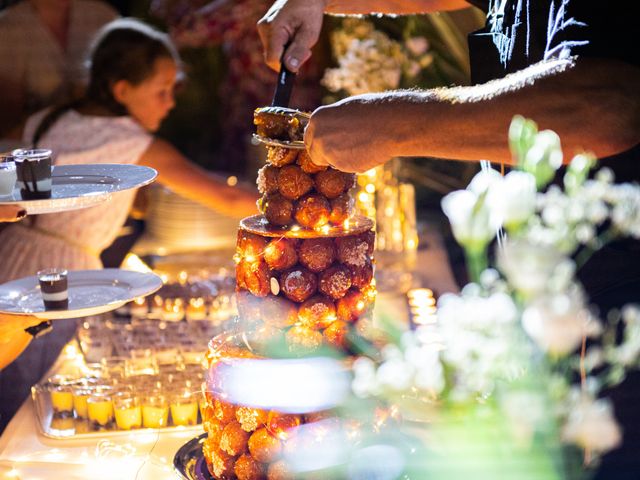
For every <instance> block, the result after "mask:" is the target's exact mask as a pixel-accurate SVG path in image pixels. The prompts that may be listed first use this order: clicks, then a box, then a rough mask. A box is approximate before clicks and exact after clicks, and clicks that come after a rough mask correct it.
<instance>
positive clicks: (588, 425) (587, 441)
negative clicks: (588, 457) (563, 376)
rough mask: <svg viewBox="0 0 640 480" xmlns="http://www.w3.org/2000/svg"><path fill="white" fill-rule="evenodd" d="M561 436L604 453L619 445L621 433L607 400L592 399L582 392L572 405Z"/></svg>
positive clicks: (565, 439)
mask: <svg viewBox="0 0 640 480" xmlns="http://www.w3.org/2000/svg"><path fill="white" fill-rule="evenodd" d="M562 438H563V440H564V441H566V442H570V443H574V444H576V445H579V446H581V447H582V448H585V449H586V448H588V449H590V450H592V451H594V452H598V453H605V452H608V451H609V450H612V449H614V448H616V447H617V446H618V445H620V442H621V440H622V435H621V433H620V427H619V426H618V424H617V423H616V421H615V419H614V417H613V412H612V408H611V404H610V403H609V401H607V400H603V399H601V400H594V399H593V398H592V397H591V396H590V395H587V394H583V395H581V396H580V400H579V401H578V402H577V404H576V405H572V408H571V411H570V413H569V417H568V418H567V422H566V424H565V425H564V427H563V429H562Z"/></svg>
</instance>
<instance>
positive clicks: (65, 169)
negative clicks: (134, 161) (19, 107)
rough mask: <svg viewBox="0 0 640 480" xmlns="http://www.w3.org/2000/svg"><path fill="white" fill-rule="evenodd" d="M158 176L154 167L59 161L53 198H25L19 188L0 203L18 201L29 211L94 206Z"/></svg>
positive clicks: (53, 172)
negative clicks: (73, 163)
mask: <svg viewBox="0 0 640 480" xmlns="http://www.w3.org/2000/svg"><path fill="white" fill-rule="evenodd" d="M157 176H158V172H156V171H155V170H154V169H153V168H149V167H144V166H141V165H128V164H90V165H56V166H54V167H53V168H52V173H51V180H52V188H51V198H47V199H35V200H24V199H23V198H22V196H21V195H20V189H19V188H18V187H16V188H14V190H13V193H12V194H11V195H4V196H0V205H17V206H19V207H21V208H22V209H24V210H26V211H27V215H38V214H43V213H54V212H64V211H68V210H78V209H81V208H87V207H93V206H95V205H97V204H100V203H102V202H105V201H107V200H109V199H110V198H111V195H112V194H114V193H116V192H122V191H124V190H129V189H132V188H139V187H142V186H144V185H147V184H149V183H151V182H153V180H155V178H156V177H157Z"/></svg>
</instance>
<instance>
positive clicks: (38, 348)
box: [0, 110, 153, 431]
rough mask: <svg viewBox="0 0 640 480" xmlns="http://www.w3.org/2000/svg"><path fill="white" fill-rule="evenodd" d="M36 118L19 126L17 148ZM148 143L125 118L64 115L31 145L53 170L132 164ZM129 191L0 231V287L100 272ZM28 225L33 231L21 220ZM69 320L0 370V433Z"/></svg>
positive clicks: (66, 335)
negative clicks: (50, 272) (48, 272)
mask: <svg viewBox="0 0 640 480" xmlns="http://www.w3.org/2000/svg"><path fill="white" fill-rule="evenodd" d="M43 114H44V112H41V113H38V114H36V115H33V116H32V117H31V118H30V119H29V120H28V121H27V126H26V128H25V144H26V145H30V144H31V137H32V136H33V131H34V130H35V128H37V126H38V125H39V124H40V120H41V119H42V116H43ZM152 139H153V137H152V136H151V135H150V134H149V133H147V132H146V131H145V130H144V129H143V128H142V127H141V126H140V125H138V124H137V123H136V122H135V121H134V120H133V119H131V118H130V117H92V116H86V115H80V114H79V113H77V112H75V111H73V110H71V111H69V112H67V113H65V114H64V115H62V116H61V117H60V118H59V119H58V121H57V122H55V123H54V125H53V127H51V129H50V130H49V131H48V132H47V133H46V134H45V135H44V137H43V138H42V139H41V140H40V142H39V143H38V146H39V147H43V148H51V149H52V150H53V151H54V152H55V159H54V162H55V164H56V165H65V164H77V163H132V164H133V163H137V162H138V160H139V159H140V156H141V155H142V154H143V153H144V151H145V150H146V149H147V148H148V147H149V144H150V143H151V141H152ZM134 195H135V192H122V193H118V194H116V195H113V196H112V198H111V200H109V201H106V202H105V203H104V204H103V205H98V206H96V207H92V208H88V209H84V210H75V211H71V212H67V213H57V214H55V213H54V214H48V215H37V216H33V217H28V218H26V219H25V220H23V221H22V222H20V223H17V224H11V225H10V226H9V227H6V228H5V229H4V230H3V231H2V232H1V233H0V283H1V282H6V281H8V280H11V279H16V278H21V277H24V276H29V275H34V274H35V273H36V272H37V271H38V270H40V269H42V268H45V267H64V268H67V269H70V270H77V269H96V268H102V263H101V262H100V258H99V256H98V255H99V253H100V252H101V251H102V250H103V249H104V248H106V247H107V246H109V245H110V244H111V242H112V241H113V240H114V239H115V237H116V236H117V235H118V232H119V230H120V227H121V226H122V225H123V223H124V221H125V220H126V218H127V213H128V212H129V209H130V207H131V203H132V201H133V198H134ZM34 219H35V226H34V227H30V226H29V222H32V221H33V220H34ZM75 329H76V321H75V320H73V319H72V320H56V321H55V322H54V329H53V332H52V333H50V334H49V335H46V336H44V337H42V338H37V339H35V340H34V341H32V342H31V344H30V345H29V346H28V347H27V349H26V350H25V351H24V352H23V353H22V355H20V357H18V359H16V361H14V362H13V363H12V364H10V365H9V366H8V367H7V368H5V369H4V370H2V372H0V431H1V430H2V427H3V425H4V424H5V423H6V422H7V421H8V420H9V419H10V418H11V416H13V414H14V413H15V411H16V410H17V408H18V407H19V406H20V404H21V403H22V402H23V400H24V399H25V398H26V397H27V395H28V394H29V388H30V386H31V385H33V384H34V383H36V382H38V381H39V380H40V379H41V378H42V376H43V375H44V374H45V373H46V372H47V371H48V369H49V368H50V367H51V365H52V364H53V362H54V361H55V359H56V358H57V356H58V353H59V352H60V350H61V349H62V347H63V346H64V345H65V343H66V342H68V341H69V339H70V338H71V337H72V336H73V335H74V333H75Z"/></svg>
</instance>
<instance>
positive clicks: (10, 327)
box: [0, 314, 42, 345]
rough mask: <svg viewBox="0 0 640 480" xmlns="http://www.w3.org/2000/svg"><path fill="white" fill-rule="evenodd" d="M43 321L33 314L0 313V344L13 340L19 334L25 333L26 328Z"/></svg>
mask: <svg viewBox="0 0 640 480" xmlns="http://www.w3.org/2000/svg"><path fill="white" fill-rule="evenodd" d="M41 322H42V319H40V318H36V317H33V316H31V315H20V314H15V315H13V314H0V345H2V344H6V343H9V342H11V341H13V340H14V339H15V338H16V336H17V335H20V334H22V333H24V330H25V328H29V327H34V326H36V325H38V324H40V323H41Z"/></svg>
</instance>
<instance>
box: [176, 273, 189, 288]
mask: <svg viewBox="0 0 640 480" xmlns="http://www.w3.org/2000/svg"><path fill="white" fill-rule="evenodd" d="M188 277H189V274H188V273H187V272H185V271H184V270H182V271H181V272H180V273H178V283H179V284H180V285H184V284H185V283H187V278H188Z"/></svg>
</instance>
